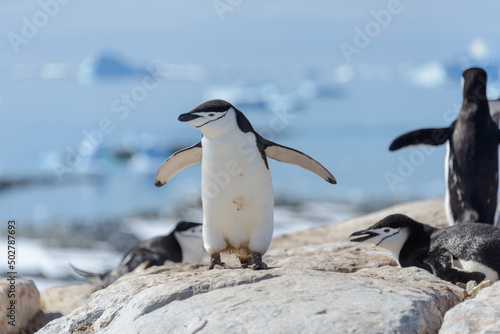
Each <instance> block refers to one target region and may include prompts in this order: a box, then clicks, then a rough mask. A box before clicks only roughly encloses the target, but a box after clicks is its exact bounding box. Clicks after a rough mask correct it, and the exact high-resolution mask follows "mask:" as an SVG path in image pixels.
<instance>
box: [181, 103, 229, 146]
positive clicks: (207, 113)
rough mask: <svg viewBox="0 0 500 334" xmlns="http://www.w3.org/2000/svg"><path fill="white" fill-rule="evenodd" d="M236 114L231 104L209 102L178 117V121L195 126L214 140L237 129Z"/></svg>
mask: <svg viewBox="0 0 500 334" xmlns="http://www.w3.org/2000/svg"><path fill="white" fill-rule="evenodd" d="M236 113H237V110H236V108H234V107H233V105H232V104H231V103H229V102H226V101H224V100H210V101H207V102H205V103H203V104H201V105H199V106H198V107H196V108H194V109H193V110H191V111H190V112H188V113H185V114H182V115H180V116H179V118H178V120H179V121H181V122H187V123H190V124H192V125H194V126H196V127H197V128H198V130H200V131H201V132H202V133H203V135H204V136H205V137H207V138H216V137H220V136H222V135H224V134H226V133H228V132H230V131H234V130H237V129H238V126H237V121H236V118H237V114H236Z"/></svg>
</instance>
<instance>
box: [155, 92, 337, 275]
mask: <svg viewBox="0 0 500 334" xmlns="http://www.w3.org/2000/svg"><path fill="white" fill-rule="evenodd" d="M179 121H181V122H188V123H190V124H192V125H194V126H196V127H197V128H198V129H199V130H200V131H201V132H202V139H201V142H199V143H197V144H195V145H193V146H191V147H188V148H185V149H182V150H180V151H178V152H176V153H174V154H172V156H170V157H169V158H168V159H167V160H166V161H165V162H164V163H163V164H162V165H161V167H160V168H159V170H158V172H157V173H156V176H155V181H154V182H155V185H156V186H158V187H161V186H162V185H164V184H165V183H166V182H168V180H170V179H171V178H172V177H173V176H174V175H175V174H177V173H178V172H179V171H181V170H182V169H184V168H185V167H187V166H190V165H193V164H196V163H200V162H201V167H202V168H201V195H202V204H203V242H204V245H205V249H206V250H207V252H208V254H210V256H211V260H210V265H209V269H213V268H214V266H215V265H220V266H222V267H225V266H226V265H225V264H224V263H223V262H222V261H221V258H220V254H221V253H224V252H225V253H234V254H236V255H237V256H238V258H239V260H240V263H241V266H242V267H243V268H247V267H251V268H252V269H264V268H267V265H266V264H265V263H264V262H262V255H263V254H264V253H265V252H266V250H267V248H268V247H269V244H270V243H271V238H272V235H273V225H274V218H273V208H274V194H273V187H272V182H271V174H270V172H269V166H268V164H267V159H266V157H269V158H272V159H275V160H278V161H281V162H286V163H290V164H295V165H298V166H300V167H302V168H304V169H307V170H309V171H311V172H313V173H315V174H317V175H318V176H320V177H322V178H323V179H325V180H326V181H327V182H329V183H333V184H335V183H336V181H335V178H334V177H333V175H332V174H331V173H330V172H329V171H328V170H327V169H326V168H324V167H323V166H322V165H321V164H320V163H318V162H317V161H316V160H314V159H312V158H311V157H309V156H307V155H305V154H304V153H302V152H299V151H297V150H295V149H292V148H289V147H285V146H281V145H279V144H276V143H273V142H271V141H269V140H266V139H264V138H262V137H261V136H260V135H259V134H258V133H257V132H255V130H254V129H253V127H252V125H251V124H250V122H249V121H248V119H247V118H246V117H245V115H243V113H242V112H241V111H239V110H238V109H236V108H235V107H233V106H232V105H231V104H230V103H228V102H226V101H223V100H211V101H208V102H205V103H203V104H201V105H200V106H198V107H196V108H195V109H193V110H192V111H190V112H189V113H186V114H182V115H180V116H179Z"/></svg>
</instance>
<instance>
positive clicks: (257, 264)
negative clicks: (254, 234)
mask: <svg viewBox="0 0 500 334" xmlns="http://www.w3.org/2000/svg"><path fill="white" fill-rule="evenodd" d="M240 262H241V268H248V267H250V269H252V270H259V269H267V264H265V263H264V262H262V254H260V253H252V258H251V259H249V260H246V261H241V259H240Z"/></svg>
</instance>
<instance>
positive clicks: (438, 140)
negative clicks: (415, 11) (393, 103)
mask: <svg viewBox="0 0 500 334" xmlns="http://www.w3.org/2000/svg"><path fill="white" fill-rule="evenodd" d="M486 80H487V77H486V72H485V71H483V70H482V69H480V68H470V69H468V70H466V71H465V72H464V74H463V80H462V83H463V102H462V108H461V109H460V113H459V115H458V117H457V119H456V120H455V121H454V122H453V123H452V124H451V125H450V126H449V127H446V128H429V129H420V130H415V131H412V132H409V133H406V134H404V135H401V136H400V137H398V138H396V139H395V140H394V141H393V142H392V144H391V145H390V147H389V150H391V151H395V150H399V149H400V148H403V147H406V146H410V145H419V144H425V145H434V146H437V145H442V144H444V143H446V158H445V180H446V195H445V210H446V217H447V219H448V222H449V224H450V225H453V224H461V223H464V222H482V223H486V224H492V225H496V224H497V221H498V210H497V192H498V143H499V141H500V130H499V129H498V125H497V124H496V123H495V122H494V121H493V119H492V117H491V115H490V111H489V103H490V104H492V103H495V101H490V102H488V99H487V98H486ZM492 105H493V104H492Z"/></svg>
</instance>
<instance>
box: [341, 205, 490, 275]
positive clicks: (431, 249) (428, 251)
mask: <svg viewBox="0 0 500 334" xmlns="http://www.w3.org/2000/svg"><path fill="white" fill-rule="evenodd" d="M349 239H350V241H353V242H365V243H371V244H375V245H377V246H380V247H383V248H385V249H387V250H389V251H391V253H392V255H393V257H394V259H395V260H396V262H397V263H398V264H399V265H400V266H401V267H411V266H414V267H419V268H422V269H425V270H427V271H429V272H431V273H434V275H436V276H438V277H439V278H441V279H444V280H446V281H449V282H452V283H457V282H460V283H467V282H468V281H476V282H477V283H479V282H481V281H482V280H484V279H487V280H490V281H492V282H494V281H496V280H498V278H499V274H500V229H498V228H496V227H494V226H491V225H488V224H482V223H463V224H460V225H455V226H449V227H445V228H442V229H437V228H434V227H432V226H430V225H426V224H422V223H419V222H417V221H415V220H413V219H411V218H410V217H407V216H405V215H402V214H395V215H390V216H387V217H386V218H384V219H382V220H381V221H379V222H378V223H376V224H374V225H373V226H371V227H369V228H367V229H366V230H362V231H358V232H354V233H353V234H351V236H350V237H349Z"/></svg>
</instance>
